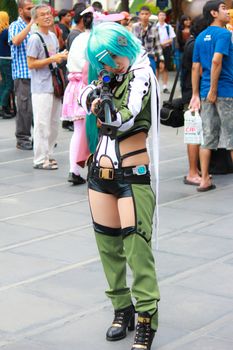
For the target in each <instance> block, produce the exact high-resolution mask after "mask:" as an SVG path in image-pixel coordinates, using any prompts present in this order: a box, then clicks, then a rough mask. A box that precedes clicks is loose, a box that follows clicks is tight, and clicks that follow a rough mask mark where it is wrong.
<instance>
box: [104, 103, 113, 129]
mask: <svg viewBox="0 0 233 350" xmlns="http://www.w3.org/2000/svg"><path fill="white" fill-rule="evenodd" d="M104 119H105V123H107V124H111V123H112V115H111V109H110V106H109V104H108V103H105V104H104Z"/></svg>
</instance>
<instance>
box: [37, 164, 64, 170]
mask: <svg viewBox="0 0 233 350" xmlns="http://www.w3.org/2000/svg"><path fill="white" fill-rule="evenodd" d="M33 168H34V169H41V170H57V169H58V166H57V164H53V163H50V162H44V163H40V164H35V165H34V166H33Z"/></svg>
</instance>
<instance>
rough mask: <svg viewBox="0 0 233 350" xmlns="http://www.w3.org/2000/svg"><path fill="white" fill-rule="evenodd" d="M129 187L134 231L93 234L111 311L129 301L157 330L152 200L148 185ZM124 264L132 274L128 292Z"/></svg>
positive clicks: (157, 290)
mask: <svg viewBox="0 0 233 350" xmlns="http://www.w3.org/2000/svg"><path fill="white" fill-rule="evenodd" d="M130 186H131V190H132V193H133V199H134V205H135V216H136V225H135V230H133V231H132V230H131V232H130V233H129V234H128V235H123V234H122V235H118V236H114V235H108V234H101V233H99V232H96V241H97V246H98V249H99V253H100V257H101V261H102V264H103V268H104V272H105V275H106V278H107V281H108V284H109V289H108V290H107V291H106V294H107V296H108V297H109V298H110V299H111V301H112V304H113V307H114V309H115V310H118V309H122V308H125V307H127V306H129V305H130V304H131V303H132V297H133V298H135V300H136V305H135V309H136V311H137V312H148V313H149V314H150V315H154V316H153V317H152V324H151V327H152V329H154V330H157V327H158V312H157V308H158V305H157V303H158V301H159V298H160V296H159V289H158V284H157V278H156V272H155V262H154V257H153V253H152V250H151V233H152V220H153V213H154V207H155V198H154V194H153V192H152V189H151V187H150V186H149V185H130ZM127 263H128V265H129V267H130V269H131V271H132V274H133V283H132V288H131V290H130V288H129V287H128V286H127V282H126V265H127Z"/></svg>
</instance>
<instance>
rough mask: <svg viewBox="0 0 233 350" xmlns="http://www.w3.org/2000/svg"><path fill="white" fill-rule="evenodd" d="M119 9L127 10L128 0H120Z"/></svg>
mask: <svg viewBox="0 0 233 350" xmlns="http://www.w3.org/2000/svg"><path fill="white" fill-rule="evenodd" d="M120 8H121V11H127V12H129V0H121V7H120Z"/></svg>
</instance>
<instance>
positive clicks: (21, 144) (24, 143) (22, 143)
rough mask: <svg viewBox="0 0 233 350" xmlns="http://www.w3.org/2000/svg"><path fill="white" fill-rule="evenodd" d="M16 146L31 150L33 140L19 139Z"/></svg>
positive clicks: (23, 149)
mask: <svg viewBox="0 0 233 350" xmlns="http://www.w3.org/2000/svg"><path fill="white" fill-rule="evenodd" d="M16 148H18V149H21V150H22V151H31V150H32V149H33V146H32V143H31V141H17V143H16Z"/></svg>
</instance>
